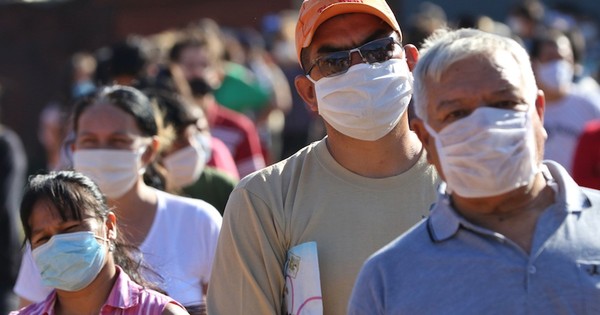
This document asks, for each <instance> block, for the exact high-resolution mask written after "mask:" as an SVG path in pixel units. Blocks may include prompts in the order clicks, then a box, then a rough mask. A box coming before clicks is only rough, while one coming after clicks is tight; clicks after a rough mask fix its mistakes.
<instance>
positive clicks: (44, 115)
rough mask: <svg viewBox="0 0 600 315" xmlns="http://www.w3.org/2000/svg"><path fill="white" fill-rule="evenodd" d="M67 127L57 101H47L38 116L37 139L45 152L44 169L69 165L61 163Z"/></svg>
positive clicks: (62, 161)
mask: <svg viewBox="0 0 600 315" xmlns="http://www.w3.org/2000/svg"><path fill="white" fill-rule="evenodd" d="M67 129H68V120H67V118H66V114H65V113H64V110H63V108H62V106H61V104H60V103H59V102H50V103H48V104H47V105H46V106H45V107H44V109H43V110H42V112H41V113H40V117H39V125H38V140H39V142H40V143H41V144H42V147H43V148H44V151H45V153H46V169H47V170H60V169H64V168H67V167H69V165H63V164H64V159H62V158H61V154H62V151H61V150H62V148H63V140H64V138H65V134H66V130H67Z"/></svg>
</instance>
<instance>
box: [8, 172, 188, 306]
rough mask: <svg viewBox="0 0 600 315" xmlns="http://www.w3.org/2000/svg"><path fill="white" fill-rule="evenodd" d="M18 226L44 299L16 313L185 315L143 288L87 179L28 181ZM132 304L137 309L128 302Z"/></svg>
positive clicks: (70, 175) (54, 176)
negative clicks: (48, 290)
mask: <svg viewBox="0 0 600 315" xmlns="http://www.w3.org/2000/svg"><path fill="white" fill-rule="evenodd" d="M21 222H22V224H23V230H24V231H25V236H26V240H27V242H28V244H29V245H30V246H31V249H32V255H33V259H34V261H35V263H36V265H37V266H38V268H39V270H40V271H41V277H42V281H43V283H44V285H46V286H48V287H51V288H53V289H54V290H53V292H52V293H51V294H50V295H48V297H47V298H46V299H45V300H44V301H42V302H40V303H37V304H33V305H29V306H28V307H26V308H23V309H21V310H19V311H15V312H12V313H11V315H17V314H46V313H56V314H115V313H117V312H119V313H120V314H132V315H133V314H188V313H187V312H186V311H185V310H184V308H183V306H181V305H180V304H179V303H178V302H176V301H175V300H173V299H172V298H170V297H168V296H166V295H163V294H161V293H159V292H157V291H154V290H152V289H150V288H149V287H150V286H149V285H148V283H147V282H146V281H145V280H144V278H143V277H142V276H141V275H140V273H139V268H140V264H139V263H137V262H135V261H134V260H133V259H132V256H131V253H130V249H131V248H134V247H132V246H129V245H126V243H125V242H124V241H123V240H122V238H121V237H120V236H119V234H118V233H117V224H116V216H115V214H114V213H113V212H111V211H110V210H109V208H108V206H107V205H106V203H105V201H104V197H103V196H102V193H100V191H99V190H98V188H97V187H96V185H95V184H94V183H93V182H92V181H91V180H90V179H89V178H87V177H85V176H83V175H81V174H79V173H75V172H71V171H62V172H55V173H50V174H48V175H37V176H35V177H33V178H31V179H30V181H29V183H28V185H27V187H26V190H25V195H24V197H23V201H22V203H21ZM132 301H136V303H132Z"/></svg>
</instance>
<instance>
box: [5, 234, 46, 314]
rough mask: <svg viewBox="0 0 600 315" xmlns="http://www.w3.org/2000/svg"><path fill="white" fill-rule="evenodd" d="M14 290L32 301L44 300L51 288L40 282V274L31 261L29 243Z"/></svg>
mask: <svg viewBox="0 0 600 315" xmlns="http://www.w3.org/2000/svg"><path fill="white" fill-rule="evenodd" d="M14 291H15V293H16V294H17V295H18V296H19V297H21V298H23V299H26V300H29V301H31V302H34V303H38V302H42V301H44V299H46V297H47V296H48V294H50V293H51V292H52V288H48V287H46V286H44V285H43V284H42V276H41V275H40V272H39V270H38V268H37V266H36V265H35V262H34V261H33V256H32V255H31V248H30V247H29V244H27V247H26V248H25V252H24V253H23V259H22V260H21V268H20V269H19V276H18V277H17V283H16V284H15V287H14Z"/></svg>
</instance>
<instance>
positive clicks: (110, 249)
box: [108, 242, 115, 252]
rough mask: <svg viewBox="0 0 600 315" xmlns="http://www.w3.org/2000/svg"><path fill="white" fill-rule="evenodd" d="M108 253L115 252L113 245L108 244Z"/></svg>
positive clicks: (111, 243)
mask: <svg viewBox="0 0 600 315" xmlns="http://www.w3.org/2000/svg"><path fill="white" fill-rule="evenodd" d="M108 251H109V252H114V251H115V243H113V242H110V244H109V245H108Z"/></svg>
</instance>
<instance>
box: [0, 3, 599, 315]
mask: <svg viewBox="0 0 600 315" xmlns="http://www.w3.org/2000/svg"><path fill="white" fill-rule="evenodd" d="M599 40H600V33H599V32H598V31H597V27H596V24H595V21H594V20H593V18H591V17H589V16H587V15H585V14H584V13H583V12H580V11H577V10H575V9H574V8H573V7H570V6H564V7H557V8H549V7H546V6H544V5H543V4H542V3H541V2H539V1H536V0H524V1H522V2H520V3H518V4H517V5H515V6H514V7H513V8H512V9H511V10H510V11H509V14H508V16H507V17H506V20H505V21H495V20H493V19H491V18H490V17H486V16H463V17H461V19H459V20H456V21H449V20H447V19H446V16H445V14H444V12H443V9H441V8H440V7H438V6H436V5H434V4H431V3H423V4H422V5H421V7H420V8H419V10H418V11H417V12H414V14H413V15H412V17H411V18H410V19H409V20H407V21H398V20H397V18H396V15H395V14H394V12H393V11H392V10H391V8H390V6H389V5H388V3H387V2H386V1H385V0H362V1H347V0H304V1H303V3H302V5H301V7H300V9H299V11H298V12H292V11H290V12H287V11H286V12H281V13H279V14H276V15H270V16H269V17H268V18H265V19H264V25H263V29H262V32H258V31H256V30H252V29H234V28H227V27H224V26H221V25H219V24H217V23H216V22H215V21H213V20H211V19H208V18H204V19H200V20H198V21H195V22H194V23H191V24H190V25H188V26H187V27H185V28H183V29H178V30H169V31H164V32H161V33H159V34H155V35H152V36H145V37H140V36H131V37H130V38H127V39H126V40H124V41H122V42H119V43H115V44H113V45H110V46H107V47H103V48H101V49H99V50H98V51H96V52H92V53H90V52H77V53H75V54H73V56H72V58H71V60H70V69H71V72H72V77H71V80H70V81H69V83H68V84H67V85H68V88H67V89H65V91H66V92H65V93H66V94H67V95H66V96H65V98H64V99H63V100H61V101H51V102H49V103H48V105H47V106H46V107H45V108H44V110H43V111H42V113H41V114H40V119H39V129H38V130H39V133H38V134H39V137H38V138H39V141H40V143H41V144H42V145H43V147H44V149H45V152H46V161H47V163H46V167H45V169H44V170H42V171H40V172H38V174H34V175H32V176H31V177H29V179H28V180H27V181H25V179H26V174H25V172H26V165H25V161H26V157H25V151H24V150H23V147H22V144H21V143H20V141H19V137H18V136H17V135H16V134H15V133H14V132H12V131H11V130H10V129H8V128H5V127H3V126H0V210H2V211H1V213H0V231H1V232H0V233H2V234H1V235H2V243H1V244H2V245H3V246H4V247H3V250H2V255H0V257H1V258H0V259H2V265H3V266H6V268H3V271H2V273H1V274H0V290H2V291H0V298H1V299H0V312H1V313H3V314H4V313H8V312H9V311H12V312H11V314H15V315H17V314H118V313H120V314H207V313H208V314H211V315H212V314H216V315H218V314H484V313H485V314H490V313H492V314H506V313H516V314H529V313H531V314H597V313H600V304H599V303H598V301H600V300H599V299H598V296H600V239H598V238H597V237H596V235H595V233H596V232H595V231H596V230H597V229H598V227H600V191H598V190H596V189H600V132H599V131H600V85H598V83H597V80H596V79H597V75H598V74H599V73H600V63H597V60H595V58H596V57H598V56H600V41H599ZM23 187H24V188H23ZM19 216H20V219H21V222H20V223H19V222H17V221H18V217H19ZM21 231H22V233H21V234H22V235H20V232H21ZM23 236H24V237H23ZM21 238H24V242H23V246H20V245H21V244H20V243H19V240H20V239H21ZM11 292H14V293H15V294H16V296H18V303H15V301H14V300H11V296H12V293H11ZM17 304H18V305H17Z"/></svg>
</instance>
